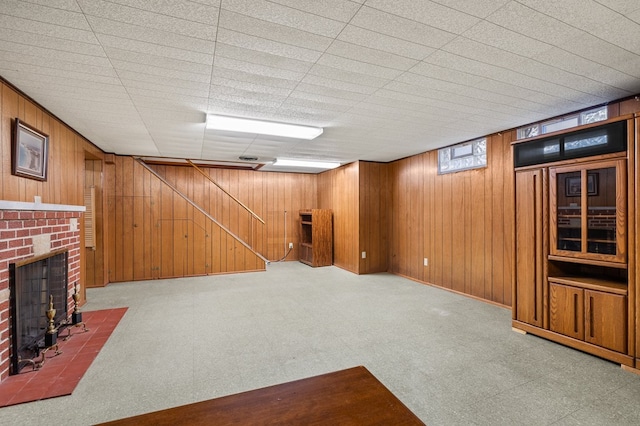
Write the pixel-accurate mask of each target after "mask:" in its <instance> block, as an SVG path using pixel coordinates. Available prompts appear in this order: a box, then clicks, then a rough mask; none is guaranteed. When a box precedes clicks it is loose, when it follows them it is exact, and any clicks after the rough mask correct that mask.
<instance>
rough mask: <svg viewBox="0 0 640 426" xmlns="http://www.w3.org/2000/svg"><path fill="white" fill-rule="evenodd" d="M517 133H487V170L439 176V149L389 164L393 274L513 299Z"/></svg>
mask: <svg viewBox="0 0 640 426" xmlns="http://www.w3.org/2000/svg"><path fill="white" fill-rule="evenodd" d="M512 137H513V132H505V133H503V134H497V135H492V136H489V137H488V138H487V142H488V143H487V162H488V167H486V168H483V169H476V170H470V171H464V172H458V173H450V174H445V175H438V173H437V169H438V157H437V155H438V153H437V151H431V152H427V153H424V154H421V155H416V156H413V157H409V158H406V159H403V160H400V161H396V162H394V163H392V165H391V171H390V174H391V185H392V203H391V211H392V219H391V244H390V263H389V266H390V268H389V271H390V272H393V273H396V274H400V275H403V276H406V277H409V278H412V279H415V280H417V281H422V282H427V283H430V284H434V285H438V286H441V287H445V288H448V289H451V290H454V291H457V292H460V293H465V294H469V295H472V296H475V297H478V298H481V299H485V300H489V301H492V302H495V303H498V304H502V305H506V306H509V305H511V274H512V269H513V226H514V225H513V223H514V222H513V214H514V213H513V211H514V210H513V167H512V165H513V161H512V155H511V146H510V142H511V140H512ZM424 258H427V259H428V266H424Z"/></svg>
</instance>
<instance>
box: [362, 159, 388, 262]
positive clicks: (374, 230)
mask: <svg viewBox="0 0 640 426" xmlns="http://www.w3.org/2000/svg"><path fill="white" fill-rule="evenodd" d="M359 164H360V182H359V189H360V212H359V218H360V249H359V251H360V253H362V252H363V251H364V252H366V253H367V255H366V258H364V259H363V258H362V256H360V260H359V261H360V265H359V269H358V273H360V274H371V273H374V272H387V271H388V269H389V242H390V238H389V235H390V229H389V226H390V224H391V184H390V181H389V176H390V173H389V171H390V169H391V166H390V165H389V164H386V163H372V162H367V161H360V163H359Z"/></svg>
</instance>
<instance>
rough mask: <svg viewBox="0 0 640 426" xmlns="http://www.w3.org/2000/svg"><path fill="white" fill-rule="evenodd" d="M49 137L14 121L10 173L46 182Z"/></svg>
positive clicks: (20, 122)
mask: <svg viewBox="0 0 640 426" xmlns="http://www.w3.org/2000/svg"><path fill="white" fill-rule="evenodd" d="M48 157H49V135H46V134H44V133H42V132H41V131H39V130H37V129H35V128H33V127H31V126H29V125H28V124H26V123H24V122H22V121H20V119H18V118H16V119H15V124H14V129H13V144H12V156H11V159H12V161H11V165H12V167H11V173H12V174H13V175H15V176H21V177H25V178H29V179H36V180H40V181H46V180H47V166H48V162H49V161H48V160H49V159H48Z"/></svg>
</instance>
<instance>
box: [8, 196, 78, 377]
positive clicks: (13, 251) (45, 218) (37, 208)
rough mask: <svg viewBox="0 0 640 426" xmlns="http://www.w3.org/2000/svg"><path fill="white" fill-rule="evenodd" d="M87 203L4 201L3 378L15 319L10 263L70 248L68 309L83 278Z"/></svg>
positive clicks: (71, 309)
mask: <svg viewBox="0 0 640 426" xmlns="http://www.w3.org/2000/svg"><path fill="white" fill-rule="evenodd" d="M84 210H85V207H84V206H67V205H60V204H44V203H38V202H36V203H23V202H13V201H0V381H2V380H4V379H5V378H6V377H7V376H8V375H9V366H10V356H11V355H10V354H11V351H12V348H11V338H10V335H11V320H10V309H9V297H10V290H9V265H10V264H12V263H15V262H17V261H22V260H25V259H29V258H32V257H35V256H42V255H46V254H48V253H51V252H54V251H57V250H61V249H66V250H67V251H68V281H67V282H68V285H67V306H68V312H72V311H73V298H72V297H71V296H72V294H73V292H74V284H75V283H76V282H77V281H78V280H79V279H80V247H81V242H80V219H81V216H82V213H83V212H84Z"/></svg>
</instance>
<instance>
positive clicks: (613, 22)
mask: <svg viewBox="0 0 640 426" xmlns="http://www.w3.org/2000/svg"><path fill="white" fill-rule="evenodd" d="M638 34H640V3H638V2H637V0H563V1H561V2H550V1H543V0H518V1H512V0H478V1H473V2H471V1H465V0H423V1H415V0H322V1H318V0H172V1H170V0H158V1H153V2H149V1H146V0H24V1H17V0H0V76H2V77H3V78H4V79H6V80H7V81H9V82H10V83H12V84H14V85H15V86H16V87H18V88H19V89H20V90H22V91H24V92H25V93H26V94H27V95H29V96H32V97H33V98H34V99H35V100H36V101H37V102H39V103H41V104H42V105H43V106H44V107H45V108H47V109H49V110H50V111H51V112H53V113H54V114H56V115H57V116H58V117H60V118H61V119H62V120H64V121H65V122H67V123H68V124H70V125H72V126H73V127H74V128H76V130H78V131H79V132H80V133H81V134H83V135H84V136H85V137H87V138H88V139H89V140H91V141H92V142H94V143H95V144H97V145H98V146H99V147H101V148H102V149H104V150H105V151H107V152H115V153H118V154H125V155H129V154H131V155H134V154H135V155H151V156H159V157H162V156H164V157H178V158H182V157H188V158H192V159H201V160H225V161H237V160H238V157H239V156H240V155H249V156H258V157H260V161H262V162H264V163H268V162H270V161H272V160H273V159H274V158H276V157H279V156H282V157H288V158H296V157H299V158H306V159H311V158H313V159H318V160H322V159H331V160H337V161H340V162H341V163H347V162H351V161H355V160H370V161H392V160H395V159H398V158H403V157H406V156H408V155H412V154H417V153H420V152H424V151H426V150H430V149H437V148H439V147H442V146H445V145H448V144H453V143H457V142H462V141H464V140H468V139H474V138H477V137H481V136H484V135H487V134H491V133H493V132H497V131H502V130H506V129H508V128H512V127H517V126H520V125H525V124H528V123H531V122H535V121H538V120H542V119H546V118H549V117H552V116H555V115H561V114H565V113H569V112H572V111H575V110H578V109H583V108H588V107H591V106H593V105H598V104H604V103H607V102H610V101H612V100H616V99H620V98H624V97H627V96H632V95H635V94H637V93H639V92H640V37H638ZM207 113H217V114H223V115H232V116H233V115H237V116H244V117H251V118H259V119H265V120H270V121H287V122H292V123H297V124H307V125H312V126H320V127H324V128H325V132H324V134H323V135H321V136H320V137H319V138H317V139H315V140H313V141H301V140H296V139H292V140H287V139H284V138H270V137H259V136H258V135H252V134H239V135H235V136H234V135H230V134H229V133H228V132H226V133H224V132H215V131H212V130H206V129H205V119H206V114H207ZM461 123H464V125H461ZM272 169H273V170H275V168H274V167H273V166H267V167H265V168H263V170H272ZM293 170H294V169H289V171H293ZM296 171H299V170H296Z"/></svg>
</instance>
